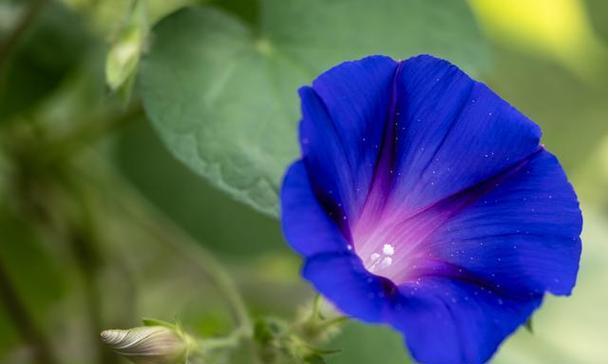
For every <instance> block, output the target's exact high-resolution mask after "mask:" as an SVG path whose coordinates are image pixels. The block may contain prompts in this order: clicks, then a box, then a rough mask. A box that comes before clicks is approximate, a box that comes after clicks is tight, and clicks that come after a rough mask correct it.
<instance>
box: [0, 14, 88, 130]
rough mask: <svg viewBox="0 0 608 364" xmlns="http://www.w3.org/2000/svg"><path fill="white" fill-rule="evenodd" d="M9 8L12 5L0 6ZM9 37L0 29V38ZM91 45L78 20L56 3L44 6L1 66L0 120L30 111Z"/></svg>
mask: <svg viewBox="0 0 608 364" xmlns="http://www.w3.org/2000/svg"><path fill="white" fill-rule="evenodd" d="M21 5H23V6H24V7H25V6H26V5H27V2H23V3H22V4H21ZM9 6H15V5H10V4H7V3H4V4H0V8H1V7H9ZM2 33H4V34H2ZM8 36H9V35H8V30H4V32H2V29H1V28H0V39H3V38H4V39H6V38H8ZM92 42H93V38H92V37H91V35H90V34H89V32H88V31H87V28H86V26H85V24H84V23H83V20H82V18H81V17H79V16H78V15H77V14H75V13H74V12H72V11H70V10H68V9H66V8H65V7H64V6H62V5H60V4H58V3H55V2H51V3H50V4H48V5H46V7H45V8H44V9H42V10H41V13H40V18H39V19H37V21H36V22H35V23H34V24H32V26H31V27H30V28H28V29H26V30H25V31H24V33H23V35H22V39H21V40H20V41H19V43H18V44H16V45H15V49H14V50H13V52H11V54H10V55H8V56H9V59H8V60H6V62H5V63H4V64H0V121H2V120H7V119H9V118H10V117H12V116H14V115H17V114H19V113H22V112H31V111H32V108H34V107H36V106H37V104H38V103H39V102H40V101H41V100H43V99H44V98H45V97H46V96H48V95H49V94H50V93H51V92H53V91H54V90H55V89H56V88H57V86H59V84H60V83H61V81H62V80H64V79H65V77H66V76H67V75H68V74H69V73H70V72H71V71H73V70H74V68H75V67H77V66H78V65H79V64H80V62H81V61H82V60H83V57H84V55H85V54H86V50H87V49H88V48H89V47H90V46H91V43H92ZM0 62H2V61H0Z"/></svg>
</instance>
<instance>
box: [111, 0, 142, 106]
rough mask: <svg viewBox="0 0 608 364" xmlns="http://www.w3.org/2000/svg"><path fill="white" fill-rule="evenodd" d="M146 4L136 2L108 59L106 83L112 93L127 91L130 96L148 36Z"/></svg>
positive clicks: (138, 0)
mask: <svg viewBox="0 0 608 364" xmlns="http://www.w3.org/2000/svg"><path fill="white" fill-rule="evenodd" d="M145 5H146V2H145V1H143V0H135V1H134V3H133V8H132V9H131V13H130V14H129V16H128V18H127V20H126V22H125V25H124V27H123V28H122V29H121V31H120V33H119V34H118V36H117V37H116V40H115V41H114V43H113V44H112V47H111V48H110V51H109V52H108V56H107V58H106V81H107V83H108V86H110V89H112V91H118V90H121V89H125V91H124V92H125V94H126V95H127V96H128V95H129V94H130V89H131V86H132V84H133V79H134V77H135V73H136V71H137V66H138V64H139V58H140V56H141V52H142V50H143V47H144V42H145V40H146V37H147V35H148V21H147V16H146V9H145Z"/></svg>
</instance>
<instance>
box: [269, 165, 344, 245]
mask: <svg viewBox="0 0 608 364" xmlns="http://www.w3.org/2000/svg"><path fill="white" fill-rule="evenodd" d="M281 225H282V228H283V234H284V235H285V238H286V239H287V241H288V242H289V244H290V246H291V247H292V248H293V249H294V250H295V251H297V252H298V253H300V254H301V255H303V256H310V255H314V254H318V253H323V252H335V251H347V247H348V242H347V241H346V240H345V238H344V236H343V235H342V233H341V232H340V230H339V228H338V226H337V225H336V224H335V222H334V221H332V220H331V219H330V216H328V215H327V213H326V212H325V210H323V208H322V207H321V206H320V205H319V203H318V201H317V198H316V197H315V195H314V193H313V191H312V188H311V186H310V182H309V178H308V173H307V172H306V169H305V167H304V163H303V162H302V161H298V162H296V163H294V164H292V165H291V167H290V168H289V170H288V171H287V174H286V175H285V178H284V180H283V185H282V187H281Z"/></svg>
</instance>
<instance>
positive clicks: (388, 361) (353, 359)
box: [327, 322, 409, 364]
mask: <svg viewBox="0 0 608 364" xmlns="http://www.w3.org/2000/svg"><path fill="white" fill-rule="evenodd" d="M331 345H332V346H335V347H338V348H348V349H347V350H343V351H342V352H341V353H340V355H335V356H330V357H328V358H327V362H328V364H352V363H382V364H405V363H408V362H409V360H408V359H407V358H408V355H407V353H406V351H405V348H404V344H403V339H402V338H401V336H400V335H399V334H398V333H396V332H394V331H392V330H390V329H389V328H387V327H380V326H370V325H365V324H362V323H358V322H351V323H349V324H347V325H346V326H345V327H344V332H343V334H342V335H341V336H339V337H338V338H337V339H336V340H334V342H332V343H331Z"/></svg>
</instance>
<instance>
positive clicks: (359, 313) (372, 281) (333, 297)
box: [302, 252, 398, 323]
mask: <svg viewBox="0 0 608 364" xmlns="http://www.w3.org/2000/svg"><path fill="white" fill-rule="evenodd" d="M302 275H303V276H304V278H306V279H308V280H309V281H310V282H312V284H313V285H314V286H315V288H316V289H317V290H318V291H319V292H320V293H321V294H323V296H324V297H326V298H328V299H329V300H330V301H331V302H333V303H334V304H335V305H336V306H337V307H338V308H339V309H340V311H342V312H344V313H345V314H347V315H350V316H353V317H356V318H358V319H359V320H363V321H367V322H373V323H380V322H386V320H387V319H388V318H389V316H390V315H391V306H390V301H391V300H392V299H396V298H397V296H398V292H397V290H396V287H395V285H393V284H392V283H391V282H390V281H389V280H387V279H385V278H381V277H377V276H374V275H372V274H370V273H369V272H368V271H367V270H366V269H365V268H364V267H363V264H362V263H361V259H359V257H357V256H356V255H355V254H352V253H350V252H346V253H330V254H319V255H316V256H314V257H312V258H309V259H308V260H306V263H305V265H304V268H303V269H302Z"/></svg>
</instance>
